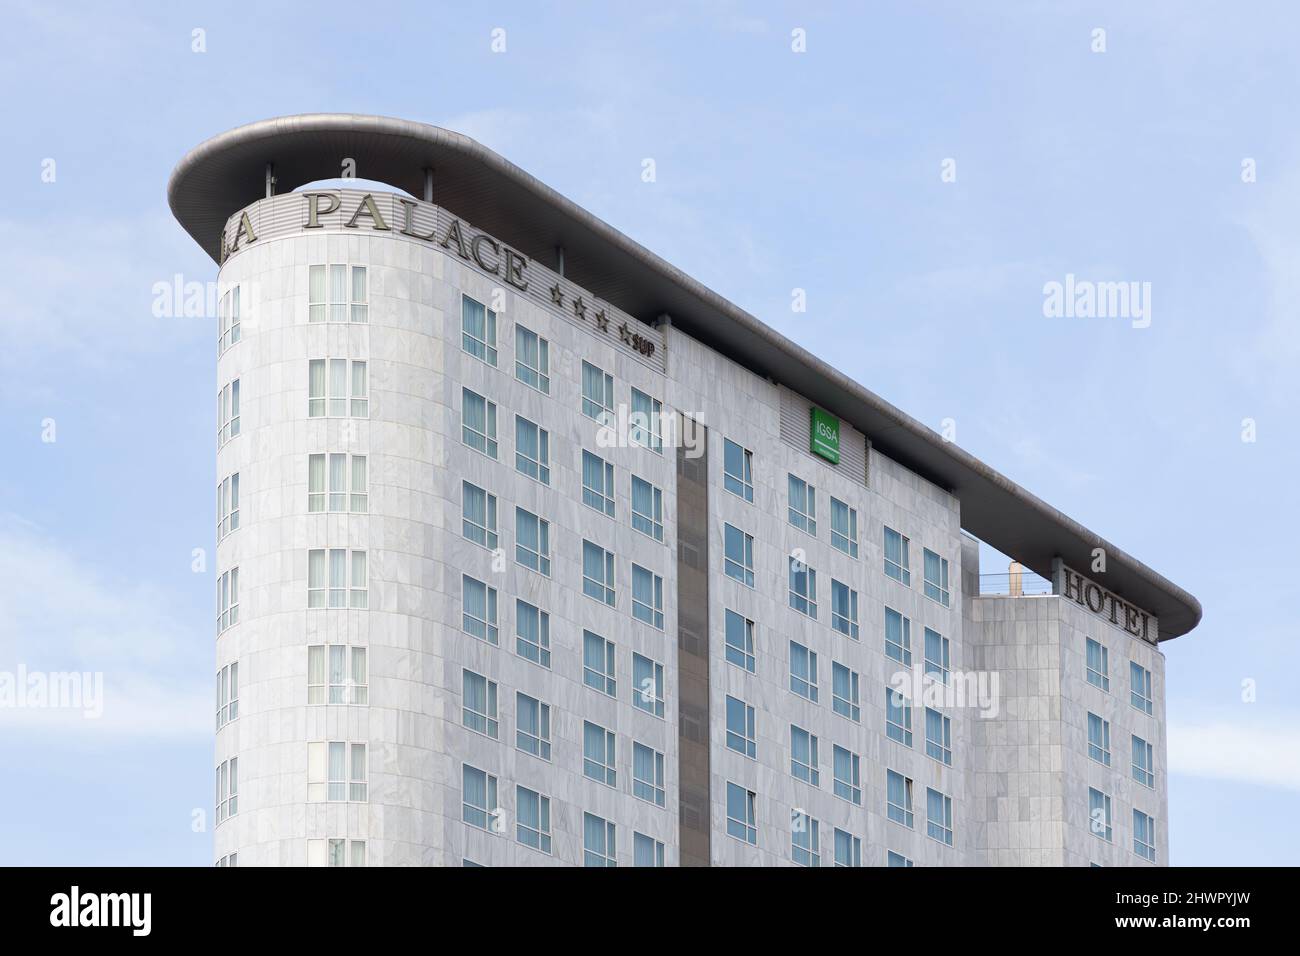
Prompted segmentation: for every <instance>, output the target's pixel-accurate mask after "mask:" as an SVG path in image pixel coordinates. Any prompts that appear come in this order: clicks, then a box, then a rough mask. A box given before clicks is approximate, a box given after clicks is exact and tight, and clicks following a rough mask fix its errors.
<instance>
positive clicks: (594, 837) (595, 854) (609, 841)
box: [582, 813, 618, 867]
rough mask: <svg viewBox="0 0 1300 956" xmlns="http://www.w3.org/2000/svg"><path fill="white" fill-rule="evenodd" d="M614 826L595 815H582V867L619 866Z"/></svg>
mask: <svg viewBox="0 0 1300 956" xmlns="http://www.w3.org/2000/svg"><path fill="white" fill-rule="evenodd" d="M614 841H615V831H614V824H612V823H610V822H609V821H608V820H606V819H605V818H603V817H598V816H596V815H595V814H594V813H584V814H583V815H582V865H583V866H607V867H608V866H617V865H618V864H617V863H616V862H615V859H614Z"/></svg>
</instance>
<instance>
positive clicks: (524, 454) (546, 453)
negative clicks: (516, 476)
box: [515, 415, 551, 485]
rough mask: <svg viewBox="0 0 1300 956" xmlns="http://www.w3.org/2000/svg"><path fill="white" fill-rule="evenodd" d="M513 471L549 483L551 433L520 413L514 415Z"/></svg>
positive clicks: (545, 483)
mask: <svg viewBox="0 0 1300 956" xmlns="http://www.w3.org/2000/svg"><path fill="white" fill-rule="evenodd" d="M515 471H518V472H519V473H520V474H523V475H527V476H528V477H529V478H532V479H533V480H534V481H539V482H541V483H542V484H544V485H549V484H550V483H551V434H550V432H548V431H547V430H546V429H545V428H542V427H540V426H539V425H538V424H537V423H536V422H531V421H529V420H528V419H526V418H524V417H522V416H520V415H516V416H515Z"/></svg>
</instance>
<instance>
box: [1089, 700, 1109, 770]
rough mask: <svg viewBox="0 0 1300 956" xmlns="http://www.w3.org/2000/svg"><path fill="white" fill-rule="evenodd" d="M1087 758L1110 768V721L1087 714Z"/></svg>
mask: <svg viewBox="0 0 1300 956" xmlns="http://www.w3.org/2000/svg"><path fill="white" fill-rule="evenodd" d="M1088 756H1089V757H1090V758H1091V759H1093V760H1095V761H1097V762H1098V763H1100V764H1104V765H1106V766H1107V767H1109V766H1110V721H1109V720H1103V719H1102V718H1101V717H1099V716H1097V715H1096V714H1092V713H1090V714H1088Z"/></svg>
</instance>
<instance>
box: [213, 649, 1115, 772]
mask: <svg viewBox="0 0 1300 956" xmlns="http://www.w3.org/2000/svg"><path fill="white" fill-rule="evenodd" d="M237 717H239V662H238V661H236V662H235V663H233V664H227V665H226V666H225V667H223V668H221V670H219V671H217V729H218V730H220V729H221V728H222V727H224V726H225V725H226V724H228V723H230V722H231V721H232V720H235V719H236V718H237ZM1136 752H1137V751H1136V749H1135V750H1134V753H1136Z"/></svg>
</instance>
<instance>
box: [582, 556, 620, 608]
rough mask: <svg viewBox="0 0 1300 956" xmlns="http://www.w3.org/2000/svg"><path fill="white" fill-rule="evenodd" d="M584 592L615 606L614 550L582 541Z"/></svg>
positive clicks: (588, 595) (590, 596)
mask: <svg viewBox="0 0 1300 956" xmlns="http://www.w3.org/2000/svg"><path fill="white" fill-rule="evenodd" d="M582 593H583V594H585V595H587V597H589V598H595V599H596V600H597V601H602V602H604V603H605V604H608V605H609V606H610V607H613V606H614V552H612V551H606V550H605V549H604V548H602V547H601V546H600V545H598V544H593V543H592V542H590V541H583V542H582Z"/></svg>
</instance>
